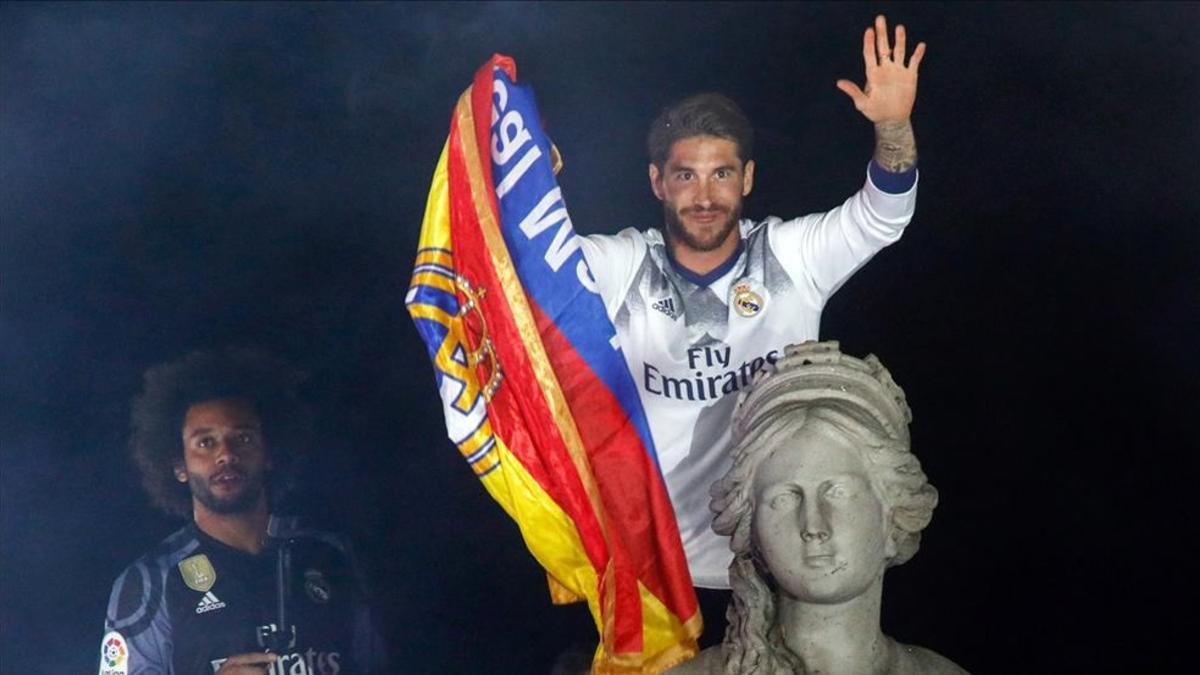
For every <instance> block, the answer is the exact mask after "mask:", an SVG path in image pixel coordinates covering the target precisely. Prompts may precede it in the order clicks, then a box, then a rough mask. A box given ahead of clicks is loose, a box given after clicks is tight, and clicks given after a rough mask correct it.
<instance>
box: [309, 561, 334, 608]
mask: <svg viewBox="0 0 1200 675" xmlns="http://www.w3.org/2000/svg"><path fill="white" fill-rule="evenodd" d="M304 592H305V593H307V594H308V599H309V600H312V601H313V602H315V603H317V604H318V605H323V604H325V603H327V602H329V598H330V596H331V595H332V592H331V591H330V588H329V580H328V579H326V578H325V575H324V574H321V572H320V571H319V570H313V569H309V570H305V571H304Z"/></svg>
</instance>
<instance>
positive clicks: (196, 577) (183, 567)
mask: <svg viewBox="0 0 1200 675" xmlns="http://www.w3.org/2000/svg"><path fill="white" fill-rule="evenodd" d="M179 574H181V575H182V576H183V583H185V584H187V587H188V588H190V589H192V590H193V591H199V592H201V593H207V592H208V591H209V590H211V589H212V587H213V584H215V583H217V571H216V570H215V569H213V566H212V563H211V562H209V560H208V556H206V555H204V554H203V553H201V554H200V555H194V556H192V557H190V558H184V559H183V560H180V561H179Z"/></svg>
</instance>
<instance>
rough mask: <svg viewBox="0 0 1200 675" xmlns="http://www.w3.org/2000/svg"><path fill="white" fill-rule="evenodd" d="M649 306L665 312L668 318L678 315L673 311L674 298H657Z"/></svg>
mask: <svg viewBox="0 0 1200 675" xmlns="http://www.w3.org/2000/svg"><path fill="white" fill-rule="evenodd" d="M650 306H651V307H653V308H654V309H657V310H658V311H660V312H662V313H663V314H666V315H667V317H668V318H671V319H674V318H675V317H676V316H678V315H677V314H676V313H675V298H663V299H662V300H659V301H658V302H655V303H654V304H652V305H650Z"/></svg>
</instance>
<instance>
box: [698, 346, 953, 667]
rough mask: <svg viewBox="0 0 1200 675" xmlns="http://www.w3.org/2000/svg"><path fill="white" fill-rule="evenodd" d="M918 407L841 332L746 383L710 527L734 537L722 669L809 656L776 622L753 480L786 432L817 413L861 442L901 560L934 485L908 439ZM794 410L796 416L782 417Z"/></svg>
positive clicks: (917, 532)
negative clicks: (755, 524) (847, 344)
mask: <svg viewBox="0 0 1200 675" xmlns="http://www.w3.org/2000/svg"><path fill="white" fill-rule="evenodd" d="M911 419H912V414H911V412H910V411H909V409H908V404H907V402H906V401H905V398H904V391H903V390H901V389H900V387H899V386H898V385H896V383H895V382H894V381H893V380H892V378H891V375H890V374H889V373H888V371H887V369H885V368H884V367H883V365H882V364H881V363H880V362H879V360H878V359H876V358H875V357H874V356H868V357H867V358H866V359H865V360H859V359H856V358H853V357H850V356H846V355H844V354H842V353H841V352H840V351H838V344H837V343H836V342H824V343H804V344H801V345H793V346H790V347H788V348H787V350H786V353H785V356H784V358H782V359H780V360H779V361H778V362H777V363H776V370H775V372H773V373H767V374H764V375H762V376H760V377H759V378H758V379H757V380H756V382H755V384H754V386H753V387H752V388H751V389H749V390H748V391H746V392H743V394H742V397H741V399H740V400H739V401H738V406H737V409H736V410H735V411H734V416H733V430H732V441H733V453H732V454H733V457H732V459H733V465H732V467H731V468H730V469H729V471H728V472H727V473H726V474H725V476H723V477H722V478H721V479H720V480H718V481H717V482H716V483H714V484H713V486H712V502H711V509H712V511H713V513H714V514H715V517H714V520H713V530H714V531H716V532H717V534H721V535H725V536H728V537H730V548H731V549H732V551H733V554H734V558H733V562H732V563H731V564H730V568H729V582H730V585H731V587H732V589H733V597H732V601H731V603H730V605H729V609H728V612H727V618H728V619H729V626H728V628H727V629H726V633H725V642H724V652H725V658H726V661H725V672H726V673H729V674H730V675H736V674H747V675H748V674H750V673H763V674H769V675H775V674H776V673H803V672H805V669H804V664H803V663H802V662H801V661H800V658H799V657H798V656H797V655H796V654H795V653H793V652H792V651H791V650H790V649H788V648H787V646H786V645H785V644H784V641H783V635H782V632H781V629H780V627H779V626H778V624H777V622H776V616H775V612H776V605H775V596H774V594H775V583H774V580H773V579H771V575H770V572H769V570H768V569H767V567H766V565H765V564H764V563H762V562H761V561H760V560H759V559H758V556H757V552H756V551H755V550H754V541H753V538H752V535H751V532H752V520H753V513H754V504H753V503H752V502H753V498H752V486H753V484H754V476H755V472H756V471H757V470H758V467H759V466H760V465H761V464H762V463H763V462H765V461H766V460H767V459H769V458H770V457H771V456H772V455H773V454H774V453H775V451H776V450H778V449H779V448H781V447H784V443H783V441H785V440H786V436H785V432H787V433H788V434H790V433H794V432H795V431H796V429H797V428H802V427H803V426H805V425H807V424H809V423H811V422H812V421H813V420H820V421H821V422H824V423H826V424H828V425H830V426H832V427H833V428H834V429H836V430H837V431H838V433H841V434H843V435H844V436H845V437H846V438H847V439H848V440H850V441H851V444H852V445H853V446H854V447H855V448H856V449H857V450H858V451H859V453H860V454H861V456H862V459H863V463H864V465H865V466H866V467H867V470H868V474H869V476H870V481H871V485H872V488H873V489H874V490H875V492H876V495H877V496H878V497H879V499H880V500H881V501H882V502H883V503H884V505H885V506H887V507H888V510H889V512H890V514H891V523H892V526H893V527H892V533H891V536H892V541H893V543H894V544H895V548H896V554H895V556H894V557H892V558H891V559H889V560H888V561H887V565H888V566H889V567H890V566H893V565H899V564H902V563H904V562H906V561H907V560H908V559H909V558H911V557H912V556H913V555H914V554H915V553H916V552H917V549H918V548H919V547H920V541H921V530H923V529H924V528H925V526H927V525H928V524H929V521H930V519H931V518H932V517H933V509H934V507H936V506H937V499H938V496H937V490H936V489H935V488H934V487H933V486H932V485H931V484H930V483H929V481H928V479H927V478H926V477H925V474H924V472H923V471H921V463H920V461H919V460H918V459H917V457H916V456H915V455H913V454H912V452H911V451H910V449H909V435H908V423H909V422H910V421H911ZM784 420H794V421H796V422H798V425H799V426H798V427H797V426H788V427H784V426H782V425H781V424H779V423H780V422H782V421H784Z"/></svg>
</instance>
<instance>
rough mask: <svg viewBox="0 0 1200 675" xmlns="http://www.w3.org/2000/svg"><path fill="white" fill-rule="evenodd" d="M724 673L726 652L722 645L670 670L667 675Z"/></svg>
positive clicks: (712, 674)
mask: <svg viewBox="0 0 1200 675" xmlns="http://www.w3.org/2000/svg"><path fill="white" fill-rule="evenodd" d="M724 672H725V650H724V649H722V648H721V645H715V646H712V647H709V648H708V649H705V650H704V651H702V652H700V653H699V654H698V655H697V656H696V658H694V659H691V660H689V661H684V662H683V663H681V664H679V665H677V666H675V667H674V668H672V669H670V670H668V671H667V675H722V674H723V673H724Z"/></svg>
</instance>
